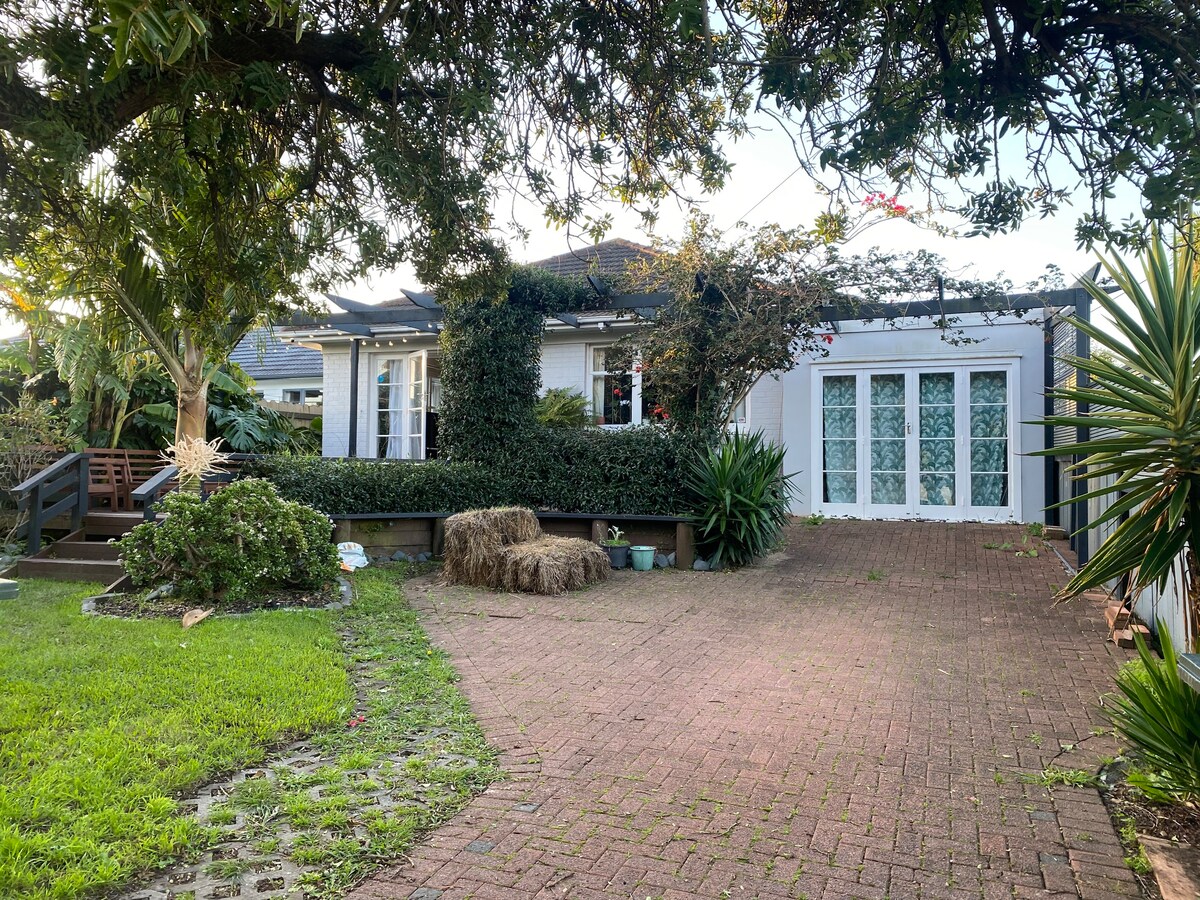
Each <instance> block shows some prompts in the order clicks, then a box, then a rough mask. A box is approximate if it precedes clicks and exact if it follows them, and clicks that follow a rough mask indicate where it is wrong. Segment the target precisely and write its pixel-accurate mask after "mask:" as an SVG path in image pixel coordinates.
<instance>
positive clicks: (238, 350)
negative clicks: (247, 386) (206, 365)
mask: <svg viewBox="0 0 1200 900" xmlns="http://www.w3.org/2000/svg"><path fill="white" fill-rule="evenodd" d="M229 359H230V361H231V362H235V363H237V364H238V366H240V367H241V369H242V371H244V372H245V373H246V374H247V375H249V376H250V377H251V378H253V379H254V380H255V381H264V380H270V379H272V378H304V377H307V376H310V375H311V376H314V377H319V376H320V375H321V351H320V350H310V349H309V348H308V347H300V346H298V345H296V344H287V343H284V342H283V341H281V340H280V339H279V337H278V336H277V335H276V334H274V333H273V332H272V331H271V330H270V329H268V328H255V329H254V330H253V331H251V332H249V333H248V334H247V335H246V336H245V337H244V338H242V340H241V341H240V342H239V343H238V345H237V346H236V347H234V348H233V352H232V353H230V354H229Z"/></svg>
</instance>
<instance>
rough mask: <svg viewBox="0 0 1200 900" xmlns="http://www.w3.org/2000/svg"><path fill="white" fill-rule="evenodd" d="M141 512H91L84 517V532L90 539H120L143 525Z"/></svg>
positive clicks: (143, 519)
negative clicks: (134, 528)
mask: <svg viewBox="0 0 1200 900" xmlns="http://www.w3.org/2000/svg"><path fill="white" fill-rule="evenodd" d="M144 521H145V518H144V517H143V515H142V514H141V513H140V512H89V513H88V514H87V515H86V516H84V517H83V530H84V532H85V533H86V534H87V536H88V537H89V538H90V537H120V536H121V535H123V534H128V533H129V532H130V531H132V530H133V527H134V526H135V525H141V524H142V522H144Z"/></svg>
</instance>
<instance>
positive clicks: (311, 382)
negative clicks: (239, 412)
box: [253, 376, 322, 401]
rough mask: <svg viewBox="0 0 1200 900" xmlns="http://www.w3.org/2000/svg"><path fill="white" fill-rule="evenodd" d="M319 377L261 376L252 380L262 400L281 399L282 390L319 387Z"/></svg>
mask: <svg viewBox="0 0 1200 900" xmlns="http://www.w3.org/2000/svg"><path fill="white" fill-rule="evenodd" d="M321 384H322V382H321V378H320V377H316V378H314V377H312V376H307V377H305V378H262V379H259V380H257V381H255V382H254V388H253V390H255V391H259V392H260V393H261V394H262V395H263V396H262V398H263V399H264V400H279V401H282V400H283V392H284V391H294V390H296V389H297V388H300V389H305V390H312V389H314V388H316V389H320V388H321Z"/></svg>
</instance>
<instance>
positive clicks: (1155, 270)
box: [1043, 223, 1200, 645]
mask: <svg viewBox="0 0 1200 900" xmlns="http://www.w3.org/2000/svg"><path fill="white" fill-rule="evenodd" d="M1198 239H1200V229H1198V228H1197V227H1196V226H1195V224H1193V223H1188V224H1186V225H1184V226H1181V227H1180V228H1179V229H1178V230H1177V232H1176V234H1175V236H1174V240H1173V241H1168V240H1166V239H1165V238H1164V237H1163V235H1162V233H1161V232H1160V231H1159V230H1158V229H1155V231H1154V233H1153V235H1152V238H1151V241H1150V243H1149V245H1148V247H1147V248H1146V250H1145V252H1144V253H1143V255H1142V258H1141V267H1140V268H1141V272H1140V273H1138V272H1136V271H1134V269H1133V268H1131V267H1130V266H1129V265H1128V264H1127V263H1126V262H1125V261H1124V260H1122V259H1120V258H1116V257H1115V258H1113V259H1111V260H1106V261H1105V263H1104V265H1105V268H1106V269H1107V270H1108V273H1109V275H1111V276H1112V278H1113V280H1114V281H1115V282H1116V285H1117V287H1118V288H1119V289H1120V292H1119V293H1117V294H1113V295H1110V294H1109V293H1108V292H1106V291H1105V290H1104V289H1103V288H1102V287H1100V286H1099V285H1098V284H1097V283H1096V282H1095V281H1092V280H1091V279H1085V280H1084V287H1085V288H1086V290H1087V291H1088V293H1089V294H1090V295H1091V297H1092V299H1093V301H1094V303H1095V304H1096V306H1097V307H1099V308H1100V310H1102V311H1103V312H1104V313H1105V314H1106V316H1107V318H1108V319H1110V320H1111V326H1102V325H1100V324H1098V323H1095V322H1091V321H1087V320H1083V319H1079V318H1072V319H1071V321H1072V322H1073V323H1074V325H1075V327H1077V328H1078V329H1079V330H1081V331H1083V332H1084V333H1086V334H1087V335H1088V336H1089V337H1090V338H1091V339H1092V341H1093V344H1094V346H1096V347H1097V348H1099V349H1100V350H1101V351H1103V352H1100V353H1093V354H1092V355H1091V356H1089V357H1088V358H1087V359H1079V358H1076V357H1069V358H1068V359H1067V361H1068V362H1070V364H1071V365H1073V366H1075V367H1076V368H1078V369H1079V370H1080V371H1082V372H1085V373H1087V375H1088V376H1089V382H1087V383H1083V384H1077V385H1074V386H1067V387H1063V388H1060V389H1058V390H1056V391H1054V396H1055V397H1056V398H1061V399H1063V400H1066V401H1068V402H1071V403H1074V404H1088V407H1087V408H1088V410H1089V411H1088V412H1087V413H1085V414H1083V415H1079V414H1076V415H1066V416H1049V417H1047V419H1046V421H1047V422H1048V423H1049V424H1051V425H1065V426H1068V427H1072V428H1074V427H1079V426H1082V427H1087V428H1090V429H1091V430H1092V433H1093V434H1096V435H1097V437H1095V438H1093V439H1091V440H1087V441H1082V442H1079V443H1075V444H1071V445H1068V446H1065V447H1058V448H1054V449H1053V450H1048V451H1043V455H1044V454H1045V453H1055V454H1062V453H1066V454H1072V455H1076V456H1081V457H1082V460H1081V461H1080V462H1078V463H1077V464H1075V465H1074V466H1073V467H1072V470H1073V472H1074V475H1075V477H1076V478H1079V479H1081V480H1084V481H1085V482H1089V483H1090V484H1089V485H1088V490H1087V491H1086V492H1085V493H1084V494H1083V495H1082V497H1076V498H1073V499H1072V500H1071V501H1067V502H1079V501H1080V500H1085V501H1086V500H1091V499H1093V498H1100V497H1110V496H1113V495H1117V496H1116V497H1115V499H1114V502H1113V503H1112V504H1111V505H1109V506H1108V508H1107V509H1105V511H1104V512H1103V513H1102V514H1101V516H1100V518H1099V519H1098V520H1097V521H1096V522H1093V523H1092V526H1091V527H1096V526H1098V525H1101V524H1103V523H1106V522H1114V521H1117V522H1120V524H1118V525H1117V527H1116V529H1115V530H1114V531H1113V532H1112V534H1110V535H1109V537H1108V538H1107V539H1106V540H1105V541H1104V543H1103V544H1101V546H1100V548H1099V549H1098V550H1097V551H1096V553H1095V555H1094V556H1092V558H1091V559H1090V560H1089V561H1088V562H1087V564H1086V565H1084V566H1083V567H1082V568H1081V569H1080V570H1079V573H1078V574H1077V575H1076V576H1075V577H1074V578H1072V579H1071V580H1070V582H1068V583H1067V585H1066V587H1064V588H1063V590H1062V592H1061V593H1062V595H1063V596H1074V595H1076V594H1079V593H1080V592H1082V591H1084V590H1087V589H1088V588H1092V587H1098V586H1100V585H1103V584H1105V583H1106V582H1110V581H1112V580H1114V579H1117V578H1120V577H1122V576H1124V575H1126V574H1131V575H1132V581H1131V584H1132V587H1133V589H1134V590H1135V591H1138V590H1141V589H1143V588H1145V587H1147V586H1149V585H1157V586H1158V587H1159V588H1163V587H1165V586H1166V584H1167V581H1168V580H1169V579H1170V578H1171V573H1172V571H1173V570H1174V568H1175V564H1176V561H1177V560H1182V563H1183V571H1184V577H1183V579H1182V581H1183V584H1181V585H1179V588H1180V594H1181V596H1182V598H1183V603H1184V615H1185V619H1186V621H1187V623H1188V629H1189V631H1190V634H1191V638H1190V640H1191V642H1192V643H1193V645H1194V644H1195V642H1196V640H1197V637H1198V636H1200V611H1198V609H1197V601H1198V599H1200V565H1198V562H1197V555H1196V554H1197V550H1198V549H1200V275H1198V274H1197V256H1196V250H1195V248H1196V240H1198ZM1076 408H1078V406H1077V407H1076ZM1108 479H1112V480H1111V481H1108ZM1060 505H1065V503H1064V504H1060ZM1126 515H1127V516H1128V517H1127V518H1125V519H1124V521H1120V520H1121V519H1122V517H1124V516H1126Z"/></svg>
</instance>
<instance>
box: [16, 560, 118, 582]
mask: <svg viewBox="0 0 1200 900" xmlns="http://www.w3.org/2000/svg"><path fill="white" fill-rule="evenodd" d="M17 574H18V575H19V576H20V577H21V578H52V579H54V580H55V581H98V582H100V583H101V584H111V583H113V582H114V581H116V580H117V579H119V578H120V577H121V576H122V575H124V574H125V570H124V569H122V568H121V564H120V563H119V562H116V561H115V560H103V559H53V558H50V559H22V560H20V561H19V562H18V563H17Z"/></svg>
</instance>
